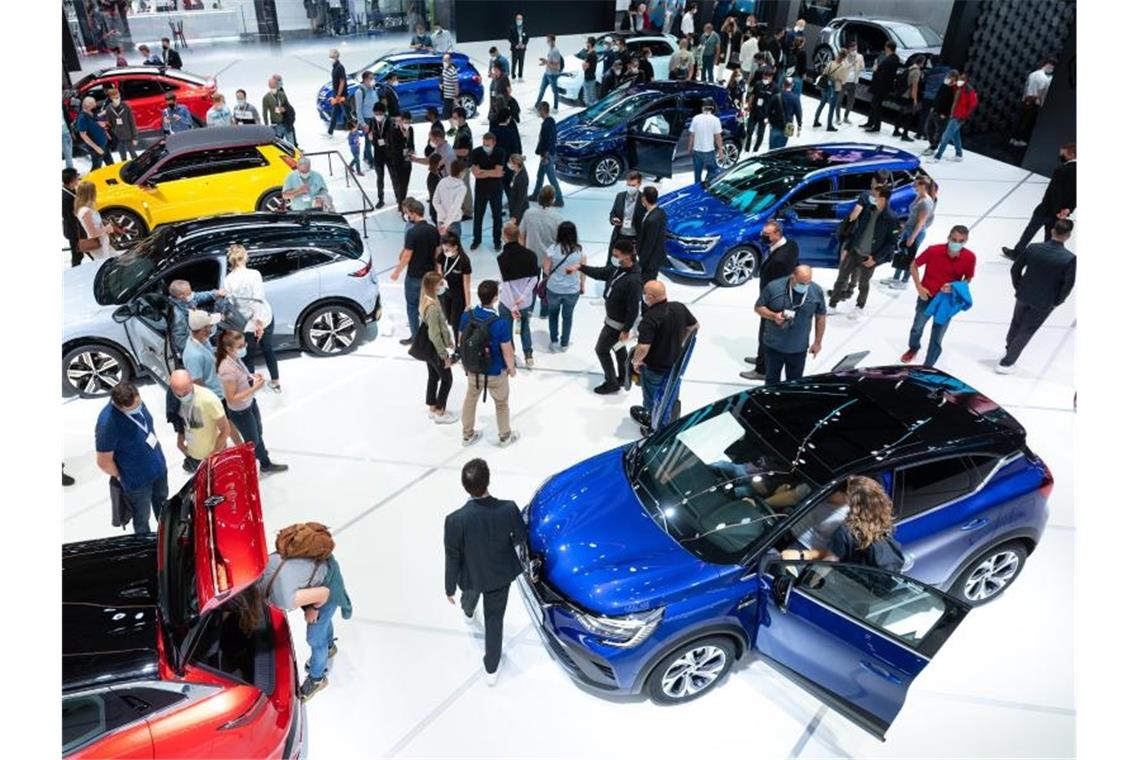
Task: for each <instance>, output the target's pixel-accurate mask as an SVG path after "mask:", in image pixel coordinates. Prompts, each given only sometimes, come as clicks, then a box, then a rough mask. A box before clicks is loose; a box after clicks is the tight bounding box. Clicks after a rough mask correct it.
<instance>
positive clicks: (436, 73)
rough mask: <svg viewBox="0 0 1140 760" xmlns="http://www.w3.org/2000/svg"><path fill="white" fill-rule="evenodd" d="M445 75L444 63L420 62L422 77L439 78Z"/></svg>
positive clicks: (420, 75) (420, 74)
mask: <svg viewBox="0 0 1140 760" xmlns="http://www.w3.org/2000/svg"><path fill="white" fill-rule="evenodd" d="M441 76H443V63H442V62H440V63H430V62H429V63H421V64H419V77H420V79H439V78H440V77H441Z"/></svg>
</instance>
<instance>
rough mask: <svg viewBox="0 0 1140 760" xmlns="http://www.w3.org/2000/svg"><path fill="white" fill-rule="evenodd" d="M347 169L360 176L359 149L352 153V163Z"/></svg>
mask: <svg viewBox="0 0 1140 760" xmlns="http://www.w3.org/2000/svg"><path fill="white" fill-rule="evenodd" d="M348 168H349V169H352V170H353V171H355V172H356V173H357V174H360V173H361V171H360V148H357V149H355V150H353V151H352V161H351V162H350V163H349V164H348Z"/></svg>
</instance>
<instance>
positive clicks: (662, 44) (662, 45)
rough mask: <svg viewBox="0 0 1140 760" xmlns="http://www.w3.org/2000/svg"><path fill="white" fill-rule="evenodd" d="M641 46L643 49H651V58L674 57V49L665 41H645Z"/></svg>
mask: <svg viewBox="0 0 1140 760" xmlns="http://www.w3.org/2000/svg"><path fill="white" fill-rule="evenodd" d="M640 45H641V47H643V48H649V55H651V56H671V55H673V48H672V47H670V46H669V43H668V42H666V41H665V40H645V41H644V42H642V43H640Z"/></svg>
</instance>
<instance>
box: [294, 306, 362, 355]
mask: <svg viewBox="0 0 1140 760" xmlns="http://www.w3.org/2000/svg"><path fill="white" fill-rule="evenodd" d="M363 339H364V321H363V320H361V318H360V316H359V315H358V314H357V313H356V311H355V310H353V309H352V308H351V307H349V306H344V305H342V304H335V303H334V304H327V305H325V306H321V307H319V308H317V309H314V310H313V311H312V312H311V313H310V314H309V315H308V316H307V317H305V319H304V320H303V321H302V322H301V345H302V346H303V347H304V348H305V350H306V351H308V352H309V353H310V354H313V355H314V356H320V357H325V356H340V355H341V354H347V353H351V352H352V351H355V350H356V348H357V346H359V345H360V342H361V340H363Z"/></svg>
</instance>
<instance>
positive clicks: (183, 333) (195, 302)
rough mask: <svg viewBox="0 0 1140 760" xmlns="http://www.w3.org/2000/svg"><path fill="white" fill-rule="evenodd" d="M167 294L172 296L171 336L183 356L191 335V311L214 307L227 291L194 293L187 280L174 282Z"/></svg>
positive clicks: (175, 346)
mask: <svg viewBox="0 0 1140 760" xmlns="http://www.w3.org/2000/svg"><path fill="white" fill-rule="evenodd" d="M166 292H167V293H168V294H169V295H170V299H169V300H170V334H171V338H172V339H173V340H174V348H175V350H176V351H177V352H178V354H179V355H181V354H182V350H183V349H184V348H185V347H186V338H187V337H189V335H190V327H189V325H188V324H187V318H188V316H189V314H190V310H191V309H198V308H202V307H204V306H207V305H209V306H211V307H212V306H213V302H214V299H216V298H225V297H226V291H224V290H221V289H219V290H199V291H193V290H191V289H190V283H188V282H187V281H186V280H174V281H172V282H171V283H170V287H169V288H167V291H166Z"/></svg>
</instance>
